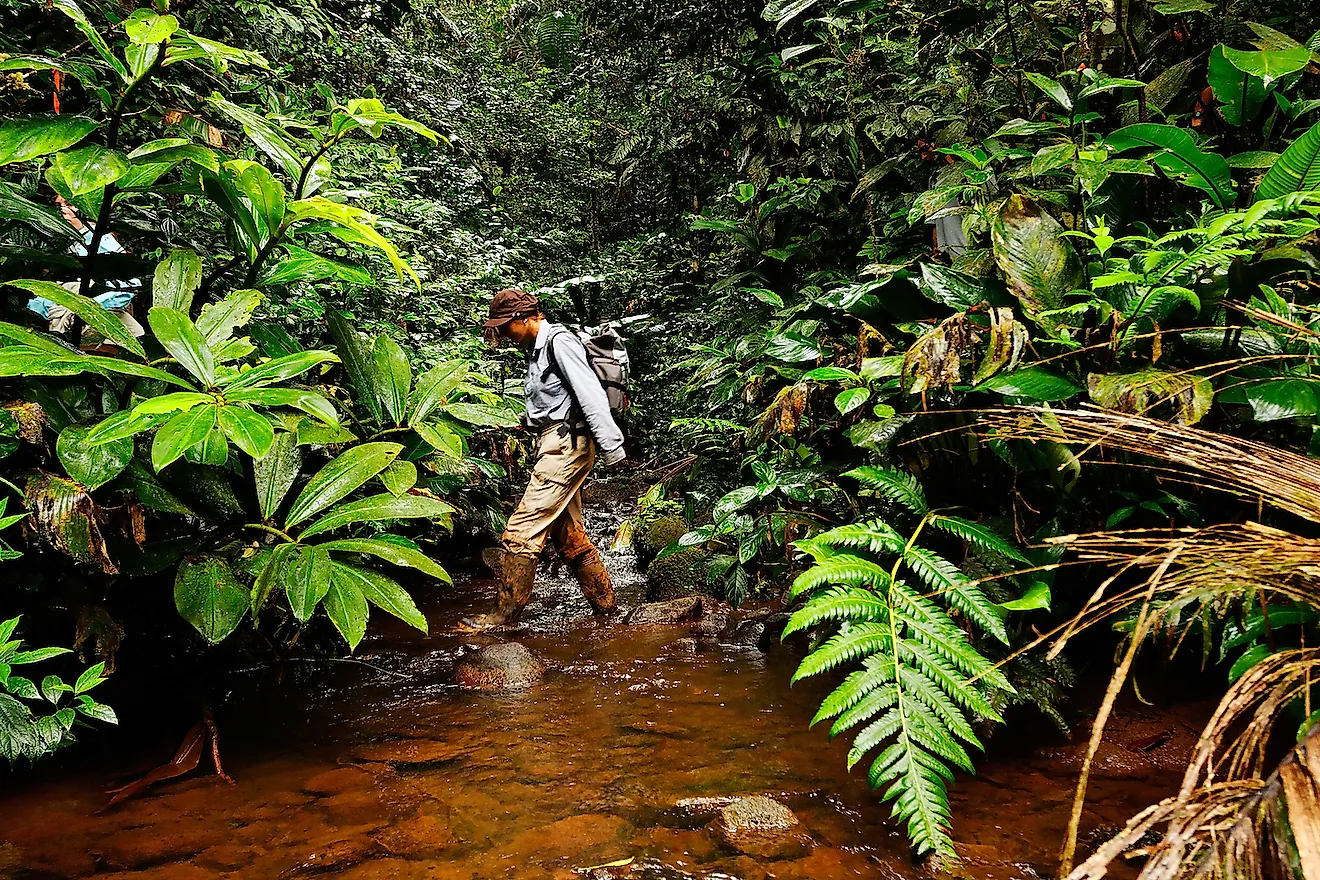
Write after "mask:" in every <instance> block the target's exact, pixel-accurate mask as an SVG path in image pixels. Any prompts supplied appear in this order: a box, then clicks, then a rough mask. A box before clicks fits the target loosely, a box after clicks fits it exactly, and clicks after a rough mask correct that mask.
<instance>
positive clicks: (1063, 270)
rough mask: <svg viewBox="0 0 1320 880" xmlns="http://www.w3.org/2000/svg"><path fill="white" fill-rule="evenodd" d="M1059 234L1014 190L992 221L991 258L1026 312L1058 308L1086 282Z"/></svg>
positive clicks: (1056, 223)
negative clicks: (992, 249)
mask: <svg viewBox="0 0 1320 880" xmlns="http://www.w3.org/2000/svg"><path fill="white" fill-rule="evenodd" d="M1062 232H1063V227H1062V226H1061V225H1060V224H1059V221H1057V220H1055V219H1054V218H1053V217H1051V216H1050V215H1049V214H1047V213H1046V212H1045V211H1043V210H1041V209H1040V207H1039V206H1037V205H1036V204H1035V203H1033V202H1030V201H1027V200H1026V199H1024V198H1023V197H1022V196H1020V195H1016V194H1014V195H1012V196H1010V197H1009V198H1008V199H1007V200H1006V201H1005V203H1004V207H1003V208H1002V209H1001V210H1000V212H999V214H998V216H996V217H995V220H994V222H993V224H992V225H991V239H992V241H993V243H994V253H995V262H996V263H998V264H999V268H1000V269H1001V270H1002V271H1003V273H1004V278H1005V280H1006V281H1008V284H1009V287H1010V288H1011V289H1012V291H1013V293H1014V294H1015V295H1016V296H1017V298H1018V300H1019V301H1020V302H1021V303H1022V307H1023V311H1025V312H1026V313H1027V314H1028V315H1029V316H1032V317H1035V316H1036V315H1038V314H1040V313H1041V312H1045V311H1050V310H1053V309H1057V308H1059V307H1060V306H1061V305H1063V298H1064V296H1065V295H1066V294H1067V293H1069V292H1070V291H1072V290H1074V289H1076V288H1078V287H1080V286H1081V285H1082V284H1084V283H1085V276H1084V273H1083V272H1082V264H1081V261H1080V260H1079V259H1078V258H1077V253H1076V251H1074V250H1073V246H1072V245H1071V244H1070V243H1069V242H1068V240H1067V239H1065V238H1064V237H1063V235H1062Z"/></svg>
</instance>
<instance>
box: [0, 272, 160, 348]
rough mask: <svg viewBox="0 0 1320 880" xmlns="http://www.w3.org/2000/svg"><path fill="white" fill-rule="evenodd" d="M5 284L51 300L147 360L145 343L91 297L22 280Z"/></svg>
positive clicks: (56, 286)
mask: <svg viewBox="0 0 1320 880" xmlns="http://www.w3.org/2000/svg"><path fill="white" fill-rule="evenodd" d="M4 283H5V284H8V285H10V286H12V287H17V288H20V289H22V290H26V291H28V292H29V293H31V294H33V295H34V296H39V297H42V298H44V299H48V300H50V301H51V302H53V303H55V304H56V305H58V306H64V308H66V309H68V310H69V311H71V312H73V313H74V314H75V315H77V316H78V317H79V318H82V319H83V321H85V322H86V323H87V325H88V326H89V327H93V328H95V329H96V330H97V331H98V332H99V333H100V334H101V335H102V336H104V337H105V338H106V339H108V340H110V341H111V342H113V343H114V344H115V345H118V346H119V347H120V348H123V349H125V350H127V351H131V352H133V354H136V355H138V356H140V357H145V356H146V349H144V348H143V347H142V343H141V342H139V341H138V339H137V337H136V336H134V335H133V334H132V333H130V332H129V330H128V328H127V327H125V326H124V325H123V324H122V323H121V322H120V320H119V319H118V318H117V317H115V316H114V315H112V314H110V312H108V311H106V310H105V308H104V307H103V306H102V305H101V304H100V303H98V302H97V301H96V300H94V299H92V298H91V297H86V296H83V295H81V294H78V293H74V292H73V291H69V290H65V289H64V287H63V285H60V284H55V283H53V282H51V281H34V280H32V279H22V280H19V281H6V282H4Z"/></svg>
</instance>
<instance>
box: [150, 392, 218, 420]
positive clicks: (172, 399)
mask: <svg viewBox="0 0 1320 880" xmlns="http://www.w3.org/2000/svg"><path fill="white" fill-rule="evenodd" d="M214 400H215V395H214V394H204V393H202V392H201V391H174V392H171V393H169V394H162V395H160V396H159V397H150V398H148V399H146V400H144V401H142V402H141V403H139V404H138V405H137V406H135V407H133V412H135V413H139V414H142V415H157V414H160V413H173V412H181V411H183V410H189V409H192V408H193V407H194V406H198V405H200V404H203V403H208V402H212V401H214Z"/></svg>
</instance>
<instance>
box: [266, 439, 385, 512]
mask: <svg viewBox="0 0 1320 880" xmlns="http://www.w3.org/2000/svg"><path fill="white" fill-rule="evenodd" d="M402 449H403V447H402V446H400V445H399V444H398V443H379V442H377V443H363V444H362V445H361V446H355V447H353V448H352V449H350V450H348V451H347V452H345V453H344V454H343V455H340V456H339V457H338V458H336V459H335V460H334V461H332V462H330V463H329V464H327V465H326V466H325V467H323V468H321V470H320V471H318V472H317V473H316V475H315V476H313V477H312V479H311V480H310V481H308V483H307V485H306V486H305V487H303V490H302V492H300V493H299V495H298V497H297V499H295V500H294V502H293V507H291V508H290V509H289V516H288V518H287V519H286V520H285V522H286V523H287V524H288V525H290V526H295V525H297V524H298V523H300V522H302V521H303V520H305V519H307V518H309V517H311V516H312V515H314V514H316V513H319V512H320V511H322V510H325V509H326V508H327V507H329V506H330V505H331V504H334V503H335V502H336V501H338V500H339V499H341V498H343V497H344V496H345V495H347V494H349V493H350V492H352V491H353V490H354V489H356V488H358V487H359V486H361V485H362V484H363V483H365V482H367V481H368V480H370V479H371V478H372V477H374V476H376V474H378V473H380V472H381V471H383V470H385V468H387V467H389V465H390V462H392V461H394V459H395V458H397V457H398V455H399V452H400V451H401V450H402Z"/></svg>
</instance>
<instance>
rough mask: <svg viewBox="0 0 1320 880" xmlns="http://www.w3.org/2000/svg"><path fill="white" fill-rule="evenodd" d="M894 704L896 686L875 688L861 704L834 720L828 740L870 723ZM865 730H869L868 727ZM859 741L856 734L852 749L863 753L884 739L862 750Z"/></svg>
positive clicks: (859, 737) (896, 691)
mask: <svg viewBox="0 0 1320 880" xmlns="http://www.w3.org/2000/svg"><path fill="white" fill-rule="evenodd" d="M896 702H898V685H896V684H892V683H891V684H886V685H881V686H880V687H877V688H876V689H875V690H873V691H871V692H870V693H869V694H867V695H866V697H865V698H864V699H863V700H862V701H861V702H859V703H858V704H857V705H855V706H853V707H852V708H850V709H848V711H846V712H844V713H843V714H842V715H840V716H839V717H838V719H836V720H835V722H834V724H833V725H831V726H830V739H833V738H834V737H836V736H838V735H839V734H841V733H843V732H844V731H845V730H851V729H852V728H854V727H856V726H857V725H859V724H862V723H863V722H866V721H870V720H871V719H872V718H874V717H875V716H876V715H877V714H878V713H880V712H882V711H884V710H885V709H888V708H889V707H890V706H892V705H894V704H895V703H896ZM867 729H868V730H869V729H870V728H869V727H868V728H867ZM891 733H892V731H891ZM861 739H862V735H861V734H858V735H857V739H856V740H854V741H853V748H854V749H858V748H861V750H862V752H863V753H865V752H867V751H870V749H871V748H872V747H874V746H876V745H879V744H880V743H881V742H882V741H883V740H884V737H881V738H880V739H877V740H876V741H875V742H874V743H872V744H871V745H869V746H866V747H865V748H862V746H861Z"/></svg>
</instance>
